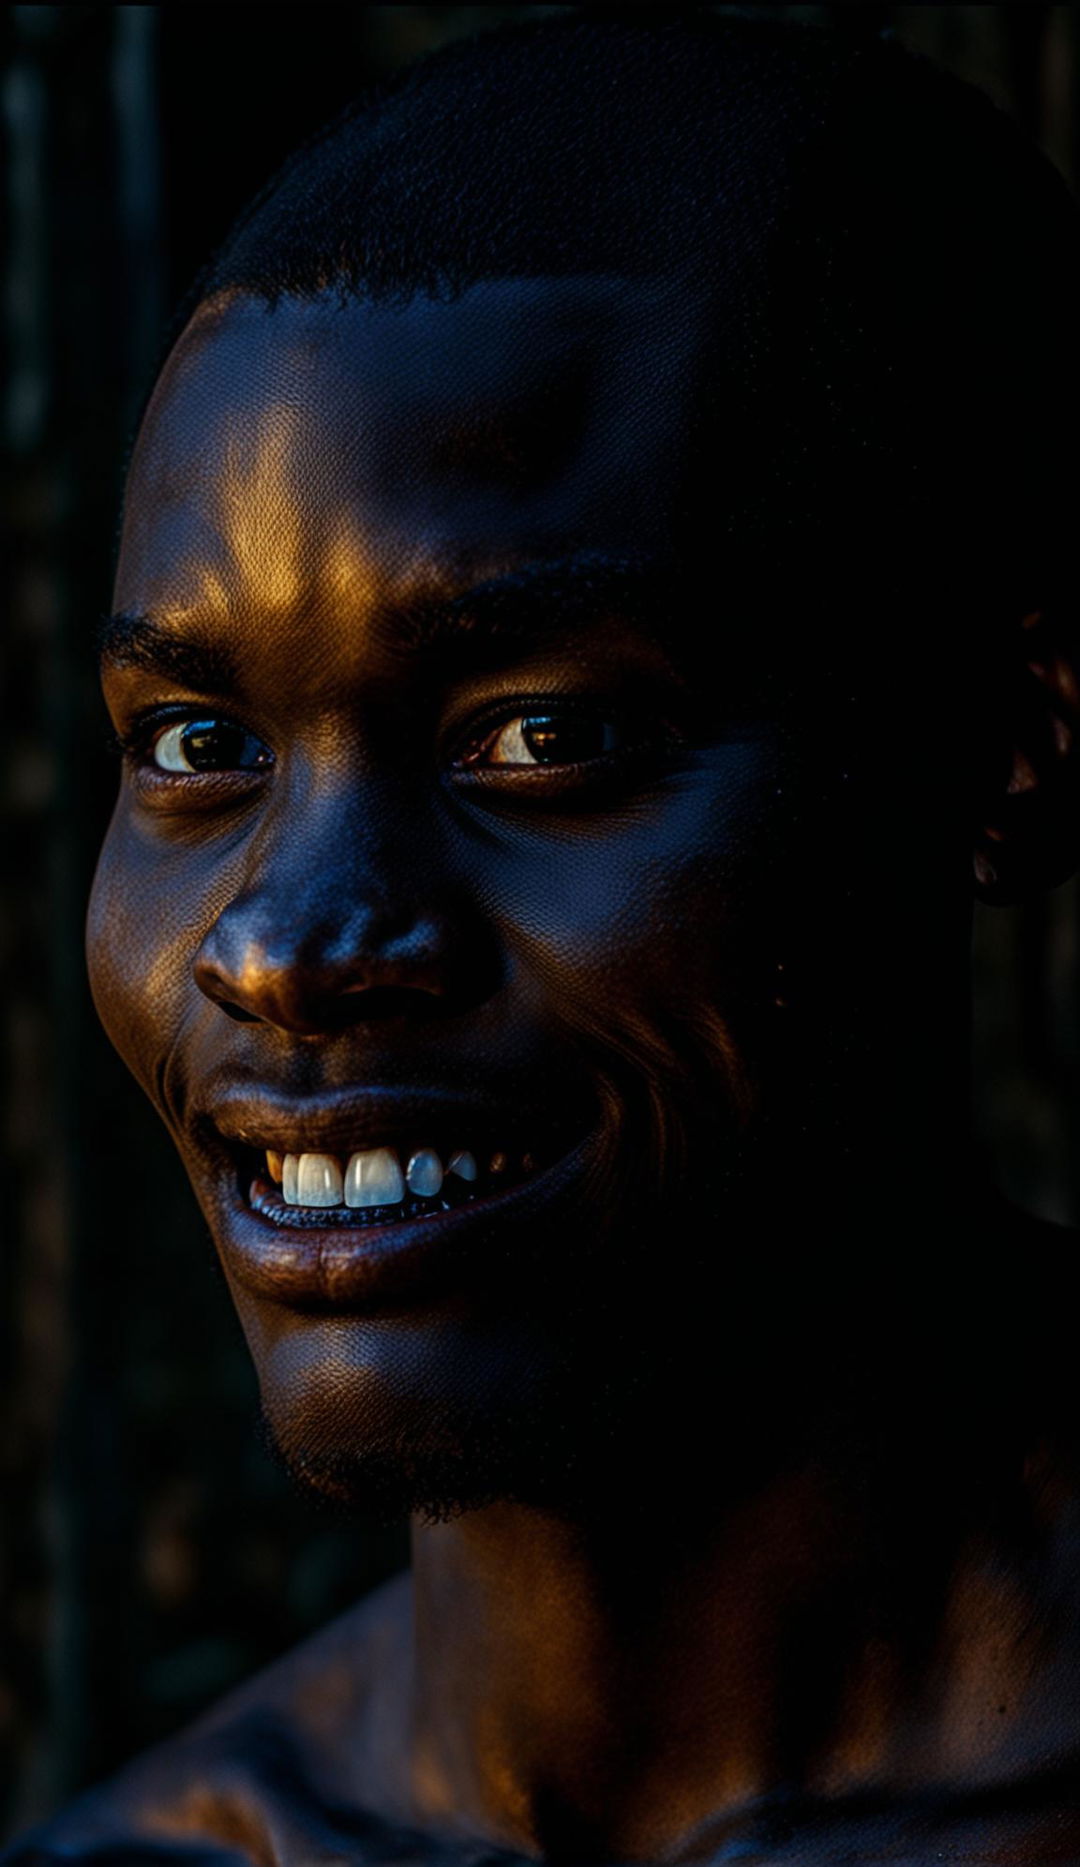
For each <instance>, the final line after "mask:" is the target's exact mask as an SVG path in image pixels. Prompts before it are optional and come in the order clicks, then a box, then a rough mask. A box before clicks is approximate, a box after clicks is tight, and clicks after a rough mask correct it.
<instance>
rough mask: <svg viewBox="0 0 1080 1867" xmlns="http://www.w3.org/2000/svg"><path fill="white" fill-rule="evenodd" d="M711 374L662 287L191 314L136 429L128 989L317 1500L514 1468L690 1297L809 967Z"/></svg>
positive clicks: (97, 933)
mask: <svg viewBox="0 0 1080 1867" xmlns="http://www.w3.org/2000/svg"><path fill="white" fill-rule="evenodd" d="M697 395H698V356H697V350H696V339H695V336H694V321H693V319H692V318H691V317H689V316H688V317H686V318H683V319H680V318H678V317H676V315H675V314H674V312H673V310H672V307H671V305H669V304H668V303H667V302H666V301H665V298H664V295H663V294H662V293H661V292H660V291H658V290H656V289H653V288H650V287H646V286H632V285H630V284H628V283H627V282H626V281H615V280H608V279H600V278H596V279H576V280H575V279H571V280H561V281H556V280H527V281H502V282H492V283H489V284H483V285H478V286H476V287H474V288H473V289H471V290H470V291H469V292H467V293H466V294H465V295H464V296H463V297H462V298H460V299H459V300H457V301H456V302H453V303H436V302H432V301H430V300H427V299H421V298H417V299H415V300H414V301H413V302H411V303H409V304H408V305H405V306H404V307H401V306H365V305H361V304H357V303H349V304H348V305H345V306H342V305H339V304H338V303H337V302H336V301H333V302H330V301H327V302H325V303H318V304H311V303H307V304H303V303H297V302H292V301H288V300H287V301H285V302H283V303H282V304H280V305H279V306H278V307H277V308H276V309H275V310H274V311H270V310H268V309H267V308H265V307H264V306H262V305H260V304H256V303H253V302H250V301H246V300H241V299H238V300H234V301H232V302H231V303H228V304H226V305H224V306H223V307H219V308H217V309H213V310H210V309H206V308H204V309H203V310H202V312H201V313H200V314H198V315H197V317H196V318H195V320H194V321H193V323H192V325H191V326H189V328H188V331H187V333H186V334H185V336H184V337H183V339H182V340H181V342H180V344H179V346H178V348H177V350H176V352H174V355H173V357H172V359H171V361H170V363H169V365H168V366H167V368H166V371H165V373H164V375H163V378H162V380H161V382H160V384H159V386H158V389H157V391H156V394H155V398H154V401H153V403H152V405H151V408H150V410H149V413H148V416H147V418H146V421H145V423H144V426H143V430H142V433H141V436H140V440H139V444H138V449H137V453H136V457H135V461H134V465H133V469H132V474H131V479H130V485H129V491H128V499H127V508H126V521H125V528H124V536H123V545H122V553H121V560H120V566H119V572H118V581H117V610H118V612H119V614H120V615H121V617H122V618H124V619H125V620H124V621H122V622H121V623H120V624H119V625H118V626H117V627H116V629H115V630H114V632H113V636H112V640H111V646H108V645H107V652H106V658H105V669H104V676H105V687H106V694H107V699H108V704H109V707H110V710H111V712H112V715H113V718H114V721H115V724H116V727H117V729H118V731H119V733H120V734H121V736H122V737H123V739H124V740H125V742H126V744H127V746H128V748H129V749H128V755H127V758H126V762H125V773H124V777H123V782H122V785H121V792H120V797H119V801H118V804H117V808H116V813H115V816H114V819H113V822H112V826H111V828H110V831H109V834H108V838H107V841H106V845H105V848H104V851H103V854H102V859H101V864H100V868H99V873H98V878H97V883H96V888H95V894H94V899H93V904H92V909H91V917H90V931H89V949H90V960H91V971H92V980H93V987H94V992H95V997H96V1001H97V1004H98V1007H99V1009H100V1012H101V1015H102V1018H103V1020H104V1022H105V1024H106V1027H107V1029H108V1031H109V1033H110V1035H111V1037H112V1039H113V1041H114V1042H115V1044H116V1045H117V1047H118V1049H119V1050H120V1052H121V1054H122V1055H123V1056H124V1058H125V1059H126V1060H127V1062H128V1064H129V1065H130V1067H131V1068H132V1070H133V1071H134V1072H135V1074H136V1076H137V1077H138V1079H139V1080H140V1082H141V1083H142V1084H143V1086H144V1088H145V1089H146V1091H147V1093H148V1094H149V1095H150V1096H151V1098H152V1100H153V1101H154V1103H155V1105H156V1106H157V1108H158V1110H159V1112H160V1113H161V1114H162V1116H163V1118H164V1119H165V1121H166V1123H167V1124H168V1126H169V1128H170V1130H171V1132H172V1134H173V1135H174V1137H175V1139H176V1142H177V1145H178V1147H179V1148H180V1151H181V1153H182V1155H183V1158H184V1161H185V1163H186V1165H187V1168H188V1171H189V1173H190V1175H191V1179H192V1182H193V1185H194V1187H195V1190H196V1193H197V1195H198V1198H199V1200H200V1203H201V1205H202V1208H203V1211H204V1212H205V1214H206V1217H207V1220H208V1222H209V1224H210V1227H211V1229H212V1232H213V1235H214V1238H215V1241H216V1244H217V1247H218V1250H219V1252H220V1255H221V1259H222V1263H223V1265H224V1269H225V1272H226V1275H227V1278H228V1280H229V1284H230V1287H231V1289H232V1292H233V1295H234V1298H235V1301H236V1304H237V1307H238V1310H239V1313H240V1317H241V1319H242V1322H243V1326H244V1329H245V1332H246V1334H247V1337H248V1340H249V1343H250V1346H251V1348H252V1351H253V1354H254V1357H255V1361H256V1365H257V1369H258V1374H259V1378H260V1383H261V1389H262V1395H263V1402H264V1407H265V1410H266V1413H267V1415H268V1418H269V1421H270V1424H271V1427H272V1430H273V1432H274V1435H275V1437H276V1439H277V1440H278V1443H279V1445H280V1446H281V1448H282V1449H283V1451H284V1452H285V1455H286V1457H287V1458H288V1459H289V1461H290V1463H291V1464H292V1465H293V1466H294V1467H295V1468H296V1469H297V1470H298V1471H300V1472H302V1473H306V1474H307V1475H308V1476H309V1477H311V1478H312V1479H313V1480H314V1481H315V1482H318V1483H321V1484H322V1485H323V1486H324V1487H325V1488H327V1489H330V1490H335V1491H338V1492H342V1493H345V1492H347V1491H349V1490H351V1489H352V1488H353V1484H354V1480H355V1482H356V1483H359V1484H360V1485H361V1487H362V1485H363V1482H364V1476H365V1474H367V1475H368V1477H372V1475H373V1474H374V1475H375V1477H374V1478H373V1479H372V1481H373V1482H374V1481H375V1480H376V1479H377V1478H379V1477H382V1478H385V1477H386V1474H387V1473H388V1472H396V1473H398V1474H401V1475H402V1484H403V1486H404V1491H405V1492H406V1493H411V1495H412V1500H413V1501H416V1502H428V1503H430V1502H432V1501H434V1502H435V1503H436V1504H447V1503H452V1502H454V1501H459V1500H464V1501H468V1500H469V1499H470V1498H475V1499H479V1498H481V1497H482V1496H484V1495H487V1494H490V1493H493V1492H498V1491H500V1490H505V1489H508V1488H509V1489H513V1488H514V1487H515V1486H516V1485H518V1484H522V1485H527V1483H528V1474H527V1473H526V1472H524V1469H523V1470H522V1471H520V1472H519V1471H518V1470H517V1465H518V1464H521V1465H522V1467H524V1466H525V1465H527V1464H528V1460H529V1457H530V1456H532V1455H531V1454H530V1453H529V1451H528V1448H529V1447H532V1448H534V1449H535V1448H536V1447H538V1446H540V1445H541V1444H542V1446H543V1448H544V1449H543V1451H542V1452H540V1453H538V1454H537V1456H538V1457H540V1458H547V1459H548V1460H549V1462H550V1460H551V1459H552V1458H553V1459H554V1461H555V1463H556V1465H557V1464H558V1462H559V1460H560V1459H561V1458H562V1457H563V1456H564V1452H565V1445H564V1443H563V1442H564V1439H565V1436H566V1434H571V1435H572V1434H573V1433H575V1432H576V1433H578V1434H579V1436H580V1435H581V1434H582V1433H583V1432H585V1430H586V1426H585V1424H584V1422H585V1421H586V1417H587V1414H588V1409H589V1408H590V1407H591V1406H593V1405H595V1406H596V1407H597V1408H599V1409H600V1410H601V1411H602V1410H603V1408H604V1407H606V1406H608V1405H609V1403H611V1401H612V1396H613V1395H614V1394H617V1391H618V1388H619V1383H620V1381H621V1380H622V1379H623V1378H624V1377H625V1378H626V1379H627V1380H630V1379H632V1378H634V1377H635V1376H636V1377H637V1378H638V1379H640V1378H641V1377H642V1372H643V1370H645V1369H650V1370H653V1369H660V1368H662V1367H666V1366H669V1365H672V1364H674V1363H676V1362H677V1361H678V1357H679V1341H678V1334H677V1331H678V1328H679V1324H678V1320H677V1319H678V1317H679V1316H680V1315H682V1316H683V1317H684V1318H686V1319H687V1324H688V1326H689V1325H690V1323H691V1322H692V1323H693V1325H694V1327H695V1328H697V1327H698V1326H699V1324H700V1303H701V1298H702V1296H703V1294H704V1292H705V1291H706V1290H708V1289H709V1288H710V1279H711V1278H712V1276H713V1275H714V1274H715V1271H716V1269H717V1261H718V1253H721V1252H722V1251H723V1249H724V1246H723V1243H722V1239H718V1235H717V1232H716V1229H715V1224H714V1223H711V1222H710V1223H708V1224H707V1223H706V1222H705V1219H704V1217H703V1215H704V1214H712V1215H713V1217H714V1218H715V1213H716V1210H717V1208H718V1206H722V1203H723V1190H724V1186H725V1184H726V1182H727V1179H728V1177H729V1176H730V1175H732V1174H736V1175H737V1165H738V1161H739V1158H740V1150H741V1149H743V1148H744V1145H745V1138H746V1137H747V1136H752V1135H753V1133H754V1130H755V1123H756V1122H757V1121H758V1118H759V1115H760V1111H761V1109H762V1108H763V1107H764V1106H767V1105H768V1102H769V1098H770V1093H771V1092H770V1083H769V1069H770V1067H772V1065H771V1063H770V1059H771V1058H772V1057H773V1056H774V1052H775V1044H774V1039H773V1035H772V1032H773V1028H774V1027H773V1023H772V1021H773V1020H775V1019H776V1018H777V1017H778V1016H781V1017H782V1010H778V1008H777V1007H776V1004H775V1001H776V999H777V998H778V997H782V995H783V988H784V980H783V978H782V977H781V976H780V975H779V973H778V970H777V968H778V966H782V964H783V962H784V960H785V958H786V957H787V958H790V953H789V950H788V948H787V947H785V945H784V943H783V940H781V941H780V942H779V944H778V943H777V941H776V939H775V937H774V936H775V934H776V928H775V925H774V923H773V921H772V920H771V918H770V916H771V914H772V907H771V903H772V900H773V894H772V890H773V876H774V873H775V869H776V864H777V860H778V853H777V852H778V851H780V850H781V849H782V848H783V845H784V839H785V836H786V834H787V826H788V823H789V814H788V800H787V798H786V796H785V795H784V789H785V787H784V783H783V782H782V781H781V780H782V779H783V777H784V772H783V770H782V751H781V747H780V744H779V739H778V732H777V725H776V720H775V718H774V717H772V716H771V715H770V711H769V708H768V706H767V705H762V704H760V703H759V702H755V703H754V704H750V703H749V702H748V698H747V695H748V691H749V690H748V689H745V688H744V689H743V690H740V688H739V686H738V685H737V683H735V682H734V681H731V682H726V681H725V679H724V668H725V665H726V657H727V654H728V645H727V643H726V641H725V637H724V628H725V615H724V603H723V600H722V593H721V592H719V591H718V587H717V584H716V576H715V571H716V566H715V556H714V554H715V545H716V539H715V537H712V536H710V535H709V534H708V532H703V531H702V530H701V528H700V523H699V522H697V521H695V523H694V525H691V524H690V522H689V520H688V519H687V510H688V508H687V507H686V505H685V503H684V490H685V487H686V484H687V481H688V477H689V476H690V475H691V474H692V471H693V469H692V467H691V465H690V453H689V448H690V441H689V437H690V434H691V431H692V427H693V423H694V419H695V409H696V398H697ZM736 660H737V661H738V663H739V665H740V666H742V665H744V664H745V662H746V660H747V653H746V642H745V641H743V642H742V644H741V647H740V652H739V655H738V657H736ZM788 931H789V932H790V930H788ZM455 1156H456V1157H458V1158H457V1166H456V1169H452V1162H453V1161H454V1159H455ZM462 1157H465V1158H464V1159H463V1158H462ZM410 1164H411V1170H410ZM440 1174H441V1175H442V1183H441V1185H440V1184H439V1177H440ZM403 1181H404V1184H403ZM325 1200H329V1201H330V1204H328V1205H326V1204H320V1203H319V1202H320V1201H325ZM347 1201H352V1202H353V1203H351V1204H348V1203H346V1202H347ZM367 1201H374V1203H373V1204H371V1203H364V1202H367ZM721 1218H722V1215H721ZM673 1293H678V1301H677V1302H676V1301H675V1297H674V1294H673ZM661 1313H663V1315H664V1316H665V1318H666V1319H667V1320H666V1321H665V1324H664V1327H663V1329H660V1328H659V1326H658V1323H657V1317H658V1315H659V1314H661ZM673 1329H674V1330H675V1332H676V1333H675V1335H674V1337H673V1335H672V1330H673ZM660 1336H663V1338H664V1339H663V1341H662V1342H659V1341H658V1337H660ZM695 1340H697V1337H696V1336H695ZM657 1378H658V1379H659V1378H662V1376H660V1375H658V1376H657ZM583 1409H584V1410H585V1411H584V1413H583V1411H582V1410H583ZM553 1448H554V1450H553Z"/></svg>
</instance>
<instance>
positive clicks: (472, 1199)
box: [198, 1091, 593, 1309]
mask: <svg viewBox="0 0 1080 1867" xmlns="http://www.w3.org/2000/svg"><path fill="white" fill-rule="evenodd" d="M198 1126H199V1128H200V1130H201V1133H202V1138H203V1141H204V1145H205V1147H206V1151H207V1152H209V1153H210V1154H211V1156H213V1157H214V1158H215V1165H216V1172H215V1174H214V1189H213V1195H212V1197H213V1203H214V1206H215V1208H216V1217H217V1220H218V1224H217V1226H216V1230H217V1233H218V1238H219V1243H220V1245H221V1248H222V1255H223V1258H224V1261H225V1265H226V1269H227V1270H228V1271H229V1272H230V1274H231V1275H233V1276H235V1278H236V1279H237V1281H238V1282H239V1283H240V1284H241V1285H243V1287H244V1288H245V1289H247V1290H248V1291H250V1292H251V1293H252V1294H253V1295H256V1296H260V1297H263V1298H269V1299H271V1300H273V1301H276V1302H280V1303H285V1304H288V1305H292V1306H298V1307H305V1308H310V1307H314V1308H326V1307H330V1308H335V1309H336V1308H349V1307H353V1308H370V1307H377V1306H379V1305H385V1304H398V1305H400V1304H402V1303H405V1302H408V1301H410V1300H412V1301H415V1300H419V1299H421V1298H423V1297H430V1296H432V1295H434V1293H435V1291H436V1289H437V1288H439V1287H442V1288H447V1287H453V1286H454V1284H455V1283H457V1282H459V1281H460V1280H461V1279H462V1278H463V1277H465V1276H467V1275H468V1274H470V1273H471V1272H473V1271H474V1270H475V1268H476V1266H477V1264H478V1261H479V1260H481V1259H482V1258H483V1257H484V1255H485V1254H490V1253H491V1252H492V1251H501V1252H503V1253H505V1250H506V1247H507V1243H508V1241H509V1239H510V1236H511V1233H512V1232H514V1231H515V1230H516V1232H517V1233H518V1234H519V1235H520V1232H521V1229H522V1228H525V1229H526V1230H528V1229H530V1227H531V1223H532V1221H534V1220H536V1219H538V1218H539V1217H540V1216H541V1214H542V1213H545V1209H546V1208H548V1207H551V1208H552V1213H551V1216H552V1217H554V1208H556V1207H558V1206H559V1205H561V1204H563V1203H564V1202H566V1200H567V1199H568V1197H570V1196H571V1195H572V1190H573V1188H574V1187H575V1186H578V1187H579V1186H580V1179H581V1175H582V1173H583V1171H584V1169H585V1168H586V1166H587V1162H588V1158H589V1155H590V1151H591V1148H592V1144H593V1136H592V1133H591V1131H590V1130H589V1129H587V1128H586V1124H585V1119H584V1117H583V1115H582V1114H581V1113H579V1114H578V1115H577V1117H576V1121H575V1118H574V1117H573V1115H571V1113H570V1112H569V1111H568V1110H567V1111H565V1112H563V1113H562V1114H561V1115H560V1117H559V1118H557V1119H555V1120H553V1119H552V1117H551V1116H550V1115H549V1114H541V1113H540V1112H539V1111H538V1110H536V1109H535V1108H533V1109H531V1110H529V1109H526V1108H524V1107H522V1108H521V1109H520V1110H519V1113H518V1116H517V1119H516V1120H511V1119H510V1118H509V1116H508V1111H507V1107H506V1105H505V1103H503V1104H502V1105H501V1106H498V1107H496V1106H493V1105H489V1104H484V1103H481V1102H478V1101H477V1100H475V1099H471V1100H466V1099H462V1098H460V1097H454V1096H451V1095H441V1094H435V1095H427V1096H423V1097H420V1096H417V1095H415V1094H413V1093H411V1092H404V1091H391V1092H382V1091H380V1092H379V1093H377V1094H376V1093H374V1092H369V1093H365V1094H362V1095H361V1094H358V1093H357V1092H356V1091H352V1092H340V1093H338V1094H336V1095H334V1096H333V1097H331V1098H329V1099H324V1100H321V1101H319V1102H314V1101H288V1102H286V1101H284V1100H281V1099H278V1098H276V1097H269V1098H266V1097H258V1098H253V1097H252V1096H250V1095H247V1094H244V1095H240V1094H233V1095H229V1096H226V1097H225V1098H224V1099H223V1100H221V1101H220V1102H218V1103H217V1104H216V1106H215V1107H214V1109H213V1110H212V1111H207V1112H206V1113H205V1114H204V1115H203V1116H202V1117H201V1118H200V1121H199V1124H198ZM463 1141H465V1142H467V1143H469V1144H470V1145H466V1146H462V1145H461V1143H462V1142H463ZM436 1144H437V1145H436ZM451 1163H454V1170H451ZM545 1216H546V1214H545ZM546 1229H547V1228H546V1226H545V1230H546Z"/></svg>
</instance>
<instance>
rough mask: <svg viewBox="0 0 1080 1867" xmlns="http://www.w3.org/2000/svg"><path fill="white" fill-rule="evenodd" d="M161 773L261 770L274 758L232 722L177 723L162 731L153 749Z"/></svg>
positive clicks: (260, 743) (244, 729) (257, 741)
mask: <svg viewBox="0 0 1080 1867" xmlns="http://www.w3.org/2000/svg"><path fill="white" fill-rule="evenodd" d="M150 756H151V759H152V762H153V763H154V764H155V765H156V766H157V768H158V770H159V771H172V772H186V773H188V774H190V773H193V772H208V771H257V770H258V769H259V768H260V767H261V766H264V765H272V764H273V762H274V755H273V753H272V752H271V751H270V750H269V748H268V747H266V746H264V745H263V743H262V741H261V740H260V739H256V737H255V735H254V733H249V732H248V730H247V728H246V727H245V726H237V725H236V724H235V723H234V722H233V721H232V720H221V719H212V718H211V719H201V720H177V721H175V722H174V723H173V724H172V725H171V726H166V727H165V729H164V731H163V732H160V733H159V734H158V735H157V737H156V739H155V740H154V741H153V744H152V746H151V748H150Z"/></svg>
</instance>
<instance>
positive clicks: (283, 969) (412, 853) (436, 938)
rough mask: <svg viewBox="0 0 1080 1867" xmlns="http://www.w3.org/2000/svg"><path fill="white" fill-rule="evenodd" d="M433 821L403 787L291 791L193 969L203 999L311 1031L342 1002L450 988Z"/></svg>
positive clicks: (252, 849) (255, 842)
mask: <svg viewBox="0 0 1080 1867" xmlns="http://www.w3.org/2000/svg"><path fill="white" fill-rule="evenodd" d="M438 840H439V839H438V837H437V833H436V829H435V825H434V823H433V821H432V818H431V815H430V813H428V812H425V811H424V810H423V808H422V806H421V804H420V802H419V800H416V801H415V803H414V802H413V801H412V800H406V799H405V798H404V797H403V796H402V788H401V785H400V783H398V784H396V785H393V786H391V785H389V784H386V783H382V782H380V781H379V780H377V779H370V778H367V779H365V778H356V777H352V778H350V779H349V780H348V781H337V782H335V783H333V784H330V783H327V782H325V781H320V782H318V783H314V782H313V783H310V784H308V785H306V786H304V787H303V788H302V790H301V788H300V787H294V788H293V791H292V794H291V795H289V796H286V795H284V794H283V795H282V797H281V800H280V803H279V804H278V805H277V806H276V807H275V808H273V809H272V810H271V811H270V812H268V814H267V817H266V818H265V819H264V822H263V823H262V824H261V825H260V826H259V829H258V831H257V833H256V834H255V835H254V836H253V837H252V839H251V842H250V844H249V847H248V850H247V853H246V861H245V864H244V868H243V872H242V874H241V876H240V877H239V879H238V883H237V886H236V888H235V890H234V892H233V893H232V894H231V895H230V897H229V899H228V900H226V901H225V902H224V903H223V905H222V907H221V908H220V910H219V912H218V914H217V916H216V918H215V920H214V922H213V925H212V926H211V927H210V928H209V929H208V930H207V932H206V935H205V937H204V939H203V941H202V944H201V946H200V949H199V953H198V955H197V957H196V962H195V973H196V979H197V981H198V983H199V985H200V986H201V988H202V990H203V991H204V992H205V993H206V995H207V996H208V997H210V998H213V999H215V1000H216V1001H217V1002H218V1003H220V1004H223V1005H225V1006H227V1007H228V1008H229V1009H233V1010H239V1011H241V1012H242V1013H244V1014H246V1015H247V1016H249V1017H253V1018H258V1019H261V1020H263V1021H265V1022H269V1023H274V1024H279V1025H284V1026H287V1027H290V1028H296V1029H317V1028H320V1027H321V1025H322V1024H323V1023H324V1022H325V1021H326V1019H327V1017H328V1015H329V1013H330V1010H331V1008H332V1007H336V1008H337V1011H338V1013H340V1010H341V1001H342V1000H343V998H345V997H346V996H347V995H355V994H363V993H365V992H370V991H372V990H374V989H377V988H383V989H385V988H388V987H389V988H394V987H398V988H405V989H407V990H411V991H413V992H416V993H422V994H425V995H426V996H428V997H438V996H441V995H442V994H443V993H444V992H445V991H446V989H447V974H448V964H449V960H450V957H451V955H450V947H451V945H452V944H453V943H452V940H451V938H450V929H449V927H448V923H447V916H446V912H445V904H444V902H443V901H442V899H441V896H442V893H443V881H444V878H443V872H442V864H441V862H440V860H439V857H438V851H437V847H436V845H437V842H438Z"/></svg>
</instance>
